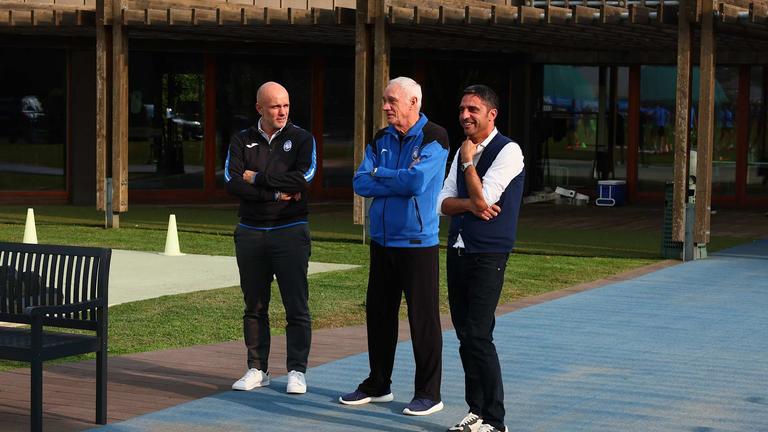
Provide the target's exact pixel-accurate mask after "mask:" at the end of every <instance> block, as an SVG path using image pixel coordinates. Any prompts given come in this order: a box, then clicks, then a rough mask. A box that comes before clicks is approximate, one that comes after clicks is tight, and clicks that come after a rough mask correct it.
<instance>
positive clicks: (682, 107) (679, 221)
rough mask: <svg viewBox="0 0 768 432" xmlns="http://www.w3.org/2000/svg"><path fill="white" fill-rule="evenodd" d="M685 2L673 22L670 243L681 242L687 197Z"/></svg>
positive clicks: (688, 82)
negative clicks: (674, 79)
mask: <svg viewBox="0 0 768 432" xmlns="http://www.w3.org/2000/svg"><path fill="white" fill-rule="evenodd" d="M688 1H689V0H680V14H679V15H678V21H677V32H678V33H677V84H676V93H675V148H674V152H675V159H674V176H673V178H674V182H675V188H674V194H673V197H672V241H676V242H681V243H682V242H684V241H685V211H686V201H687V197H688V137H689V136H690V130H689V128H690V124H691V122H690V121H689V116H690V110H691V108H690V103H691V39H692V36H693V34H692V30H691V23H690V15H689V14H688V13H687V9H688Z"/></svg>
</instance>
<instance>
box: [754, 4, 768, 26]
mask: <svg viewBox="0 0 768 432" xmlns="http://www.w3.org/2000/svg"><path fill="white" fill-rule="evenodd" d="M749 20H750V21H752V22H753V23H756V24H765V23H766V22H767V21H768V2H766V1H754V2H752V3H750V5H749Z"/></svg>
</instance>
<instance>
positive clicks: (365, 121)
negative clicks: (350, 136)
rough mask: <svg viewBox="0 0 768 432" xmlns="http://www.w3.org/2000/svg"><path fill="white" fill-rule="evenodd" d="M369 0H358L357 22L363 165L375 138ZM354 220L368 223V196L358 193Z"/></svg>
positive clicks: (357, 152)
mask: <svg viewBox="0 0 768 432" xmlns="http://www.w3.org/2000/svg"><path fill="white" fill-rule="evenodd" d="M371 3H372V2H371V1H369V0H357V11H356V15H357V22H356V24H355V130H354V146H355V148H354V166H355V170H357V167H358V166H360V163H361V162H362V161H363V156H364V155H365V146H366V145H367V144H368V141H369V140H370V139H371V135H372V134H371V99H372V97H371V86H370V82H371V70H372V68H373V52H372V37H371V28H370V26H369V25H368V24H367V22H368V8H369V6H370V7H372V5H371ZM352 221H353V222H354V224H356V225H363V224H364V223H365V200H364V199H363V197H361V196H360V195H355V196H354V200H353V209H352Z"/></svg>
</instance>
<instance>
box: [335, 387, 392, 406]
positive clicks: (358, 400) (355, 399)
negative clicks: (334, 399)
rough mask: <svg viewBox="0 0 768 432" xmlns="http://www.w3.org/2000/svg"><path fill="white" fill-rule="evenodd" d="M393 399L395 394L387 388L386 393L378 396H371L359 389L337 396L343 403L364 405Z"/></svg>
mask: <svg viewBox="0 0 768 432" xmlns="http://www.w3.org/2000/svg"><path fill="white" fill-rule="evenodd" d="M394 399H395V395H393V394H392V392H391V391H390V390H389V389H387V393H385V394H383V395H379V396H371V395H369V394H367V393H364V392H362V391H360V390H355V391H353V392H352V393H348V394H345V395H344V396H341V397H339V402H341V403H343V404H344V405H364V404H367V403H371V402H392V401H393V400H394Z"/></svg>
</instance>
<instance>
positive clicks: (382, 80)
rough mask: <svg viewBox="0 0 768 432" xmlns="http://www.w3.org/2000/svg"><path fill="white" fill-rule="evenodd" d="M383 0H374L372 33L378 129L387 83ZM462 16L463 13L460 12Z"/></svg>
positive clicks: (382, 120)
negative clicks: (382, 98) (374, 10)
mask: <svg viewBox="0 0 768 432" xmlns="http://www.w3.org/2000/svg"><path fill="white" fill-rule="evenodd" d="M385 3H386V2H385V0H375V5H376V15H375V21H374V33H373V91H372V100H373V110H372V115H373V117H372V119H373V130H374V131H376V130H379V129H381V128H383V127H384V126H386V124H387V119H386V115H385V114H384V111H383V109H382V107H383V102H382V100H381V97H382V95H383V94H384V89H385V88H386V87H387V84H388V83H389V61H390V52H389V49H390V48H389V46H390V43H389V28H388V26H387V22H386V15H385V13H384V12H385V9H384V8H385ZM462 16H463V14H462Z"/></svg>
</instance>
